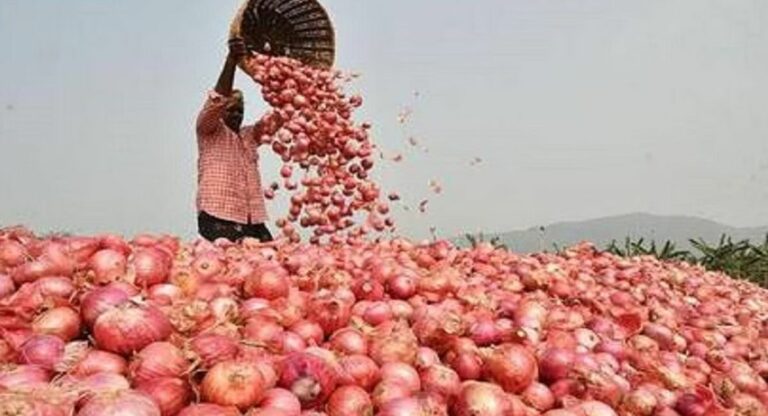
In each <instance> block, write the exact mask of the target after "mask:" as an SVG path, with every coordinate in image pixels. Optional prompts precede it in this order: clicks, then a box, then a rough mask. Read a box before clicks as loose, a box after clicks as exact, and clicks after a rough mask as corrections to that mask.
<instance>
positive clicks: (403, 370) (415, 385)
mask: <svg viewBox="0 0 768 416" xmlns="http://www.w3.org/2000/svg"><path fill="white" fill-rule="evenodd" d="M380 375H381V379H382V381H392V382H397V383H400V384H402V385H403V386H404V387H405V388H407V389H408V390H410V391H411V392H417V391H419V390H421V379H420V378H419V373H418V372H417V371H416V369H414V368H413V367H411V366H410V365H408V364H405V363H399V362H390V363H386V364H384V365H383V366H382V367H381V370H380Z"/></svg>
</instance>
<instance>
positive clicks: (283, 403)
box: [259, 388, 301, 416]
mask: <svg viewBox="0 0 768 416" xmlns="http://www.w3.org/2000/svg"><path fill="white" fill-rule="evenodd" d="M259 406H260V407H261V408H265V409H273V410H275V411H279V412H280V414H283V415H286V416H298V415H299V414H301V403H300V402H299V399H297V398H296V396H294V395H293V393H291V392H290V391H288V390H285V389H281V388H273V389H269V390H267V392H266V394H265V395H264V400H262V401H261V403H260V404H259ZM276 414H277V413H276Z"/></svg>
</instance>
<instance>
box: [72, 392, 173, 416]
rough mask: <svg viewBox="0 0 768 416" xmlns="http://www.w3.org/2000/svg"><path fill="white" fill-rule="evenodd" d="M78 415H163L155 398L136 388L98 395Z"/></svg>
mask: <svg viewBox="0 0 768 416" xmlns="http://www.w3.org/2000/svg"><path fill="white" fill-rule="evenodd" d="M77 415H78V416H122V415H131V416H161V413H160V408H159V407H158V406H157V404H155V402H154V400H152V399H151V398H149V397H148V396H146V395H145V394H143V393H140V392H137V391H135V390H123V391H119V392H116V393H111V394H104V395H100V396H96V397H94V398H92V399H91V400H88V402H87V403H86V404H85V406H83V408H82V409H80V411H79V412H78V413H77Z"/></svg>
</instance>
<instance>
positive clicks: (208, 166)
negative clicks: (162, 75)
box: [197, 91, 267, 224]
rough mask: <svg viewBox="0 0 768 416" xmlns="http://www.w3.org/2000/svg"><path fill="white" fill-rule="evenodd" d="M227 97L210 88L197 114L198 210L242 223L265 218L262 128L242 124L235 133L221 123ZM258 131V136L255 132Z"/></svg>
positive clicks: (258, 221) (254, 222) (259, 220)
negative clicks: (261, 150) (260, 146)
mask: <svg viewBox="0 0 768 416" xmlns="http://www.w3.org/2000/svg"><path fill="white" fill-rule="evenodd" d="M226 106H227V98H226V97H224V96H222V95H221V94H218V93H216V92H215V91H212V92H210V93H209V94H208V97H207V99H206V101H205V104H204V105H203V109H202V110H201V111H200V114H199V115H198V117H197V148H198V159H197V210H198V212H200V211H205V212H207V213H208V214H210V215H213V216H214V217H217V218H220V219H223V220H229V221H234V222H237V223H241V224H249V223H250V224H258V223H263V222H266V221H267V210H266V206H265V203H264V192H263V190H262V188H261V174H260V172H259V154H258V151H257V148H258V141H257V138H258V137H260V133H259V131H260V130H261V129H260V128H259V127H258V124H257V125H251V126H243V127H242V128H241V129H240V134H239V135H238V134H237V133H235V132H234V131H232V130H231V129H230V128H229V127H227V126H226V125H225V124H224V120H223V116H224V112H225V110H226ZM257 134H258V135H257Z"/></svg>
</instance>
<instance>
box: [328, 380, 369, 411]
mask: <svg viewBox="0 0 768 416" xmlns="http://www.w3.org/2000/svg"><path fill="white" fill-rule="evenodd" d="M356 415H361V416H372V415H373V403H371V398H370V397H369V396H368V392H366V391H365V390H363V389H362V388H360V387H357V386H342V387H339V388H338V389H336V390H335V391H334V392H333V394H332V395H331V397H330V398H329V399H328V416H356Z"/></svg>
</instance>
